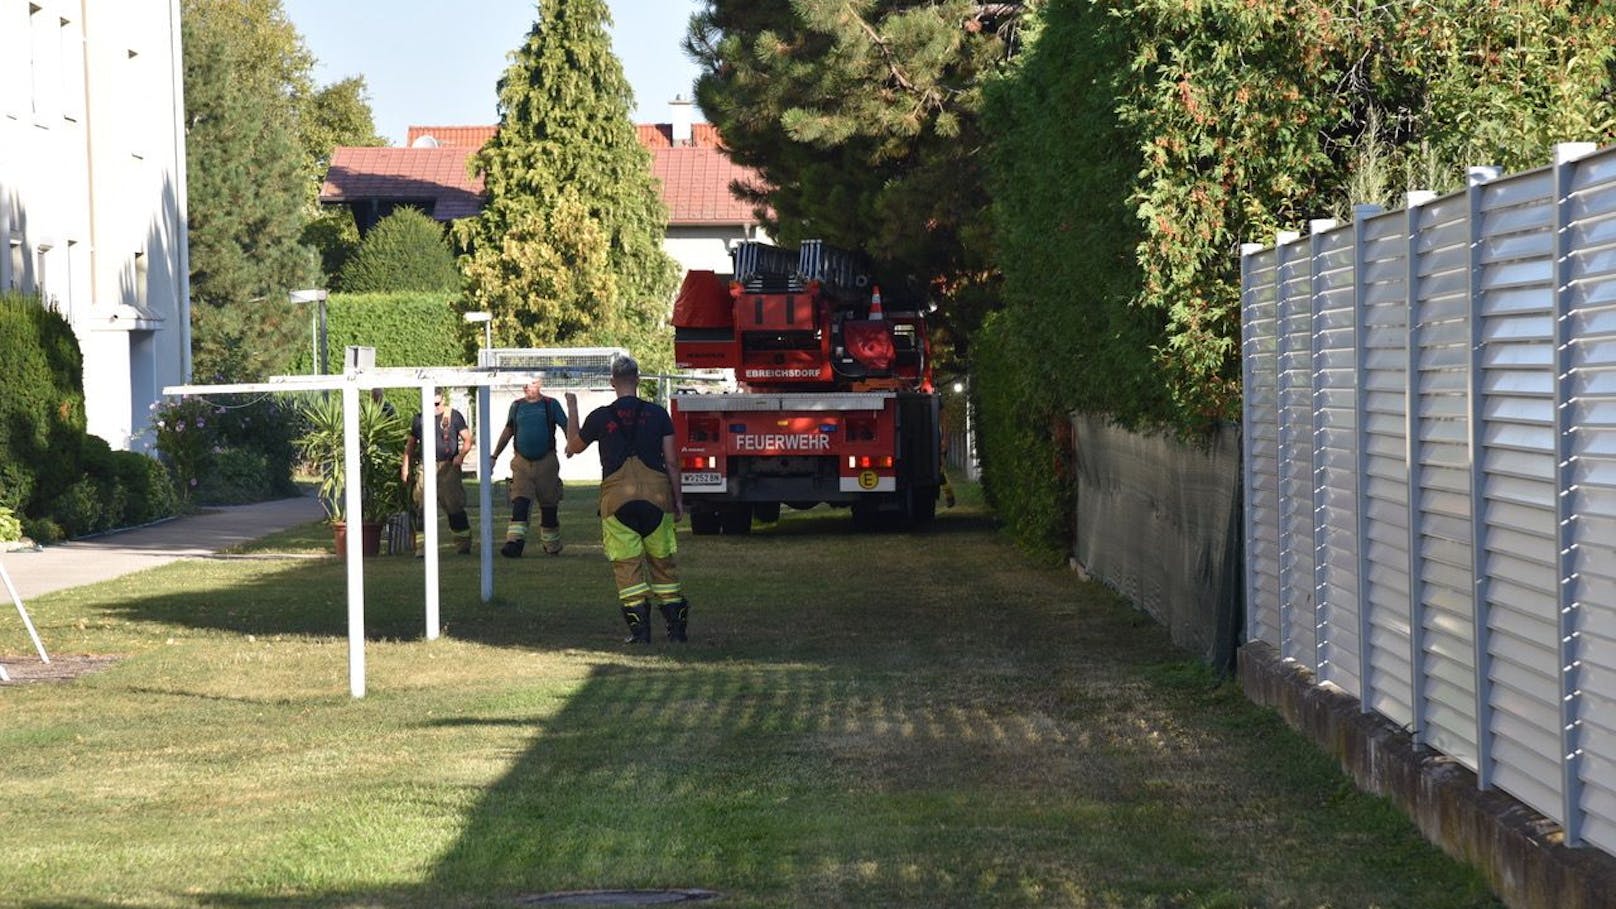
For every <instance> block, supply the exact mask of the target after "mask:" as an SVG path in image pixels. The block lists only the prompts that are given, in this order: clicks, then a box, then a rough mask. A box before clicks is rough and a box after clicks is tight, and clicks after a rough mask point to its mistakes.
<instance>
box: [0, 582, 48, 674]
mask: <svg viewBox="0 0 1616 909" xmlns="http://www.w3.org/2000/svg"><path fill="white" fill-rule="evenodd" d="M0 580H3V581H5V583H6V592H7V593H9V594H11V602H12V603H13V604H15V605H16V607H17V615H19V616H21V617H22V624H23V627H24V628H27V629H28V637H30V638H32V639H33V641H34V649H35V650H37V651H39V661H40V662H41V663H49V662H50V657H49V656H47V655H46V653H45V645H44V644H42V643H40V640H39V632H38V631H36V630H35V629H34V620H33V619H30V618H29V617H28V610H27V609H26V608H25V607H24V606H23V605H22V596H21V595H20V594H18V593H17V585H15V584H13V583H11V572H9V571H7V570H6V563H5V562H0ZM9 681H11V676H10V675H9V674H8V673H7V672H6V667H5V666H0V682H9Z"/></svg>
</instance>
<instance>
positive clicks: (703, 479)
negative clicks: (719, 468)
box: [679, 471, 724, 488]
mask: <svg viewBox="0 0 1616 909" xmlns="http://www.w3.org/2000/svg"><path fill="white" fill-rule="evenodd" d="M679 480H680V483H681V485H683V486H685V487H687V488H688V487H691V486H722V485H724V475H723V474H721V473H718V472H716V471H708V472H703V473H684V474H680V475H679Z"/></svg>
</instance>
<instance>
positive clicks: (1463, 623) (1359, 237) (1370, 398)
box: [1241, 146, 1616, 851]
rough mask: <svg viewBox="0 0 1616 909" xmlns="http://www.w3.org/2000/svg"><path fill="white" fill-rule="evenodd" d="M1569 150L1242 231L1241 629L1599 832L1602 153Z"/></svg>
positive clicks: (1604, 594)
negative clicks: (1470, 183)
mask: <svg viewBox="0 0 1616 909" xmlns="http://www.w3.org/2000/svg"><path fill="white" fill-rule="evenodd" d="M1585 151H1586V149H1582V148H1572V147H1569V146H1564V147H1562V148H1561V149H1559V150H1558V151H1557V162H1556V164H1555V166H1553V167H1550V168H1544V169H1541V170H1536V171H1530V172H1527V173H1523V174H1517V175H1514V176H1511V177H1507V178H1504V179H1494V180H1492V181H1491V182H1485V183H1480V184H1479V185H1477V186H1475V187H1472V188H1471V189H1470V190H1468V191H1467V192H1465V193H1459V194H1454V195H1451V196H1447V197H1443V198H1441V199H1436V200H1433V201H1429V202H1426V203H1425V204H1422V205H1415V206H1412V207H1411V208H1410V209H1409V210H1407V211H1398V212H1386V213H1379V214H1374V213H1367V212H1364V213H1359V214H1358V216H1357V220H1355V222H1354V224H1353V225H1351V229H1350V230H1349V229H1345V228H1333V229H1332V228H1327V227H1325V226H1323V225H1321V224H1315V225H1314V227H1315V229H1316V230H1317V231H1318V235H1317V236H1313V237H1310V238H1309V239H1308V241H1307V242H1306V243H1301V242H1296V241H1295V240H1294V239H1287V240H1286V241H1284V242H1281V243H1280V244H1279V245H1278V246H1277V247H1275V248H1271V249H1259V248H1256V247H1252V248H1248V249H1243V250H1242V252H1243V256H1244V257H1243V260H1242V304H1241V306H1242V349H1243V352H1244V355H1245V357H1246V362H1245V364H1244V374H1245V381H1246V394H1247V399H1246V404H1245V413H1246V427H1245V438H1246V448H1245V456H1246V464H1245V472H1246V487H1247V493H1246V507H1247V515H1246V530H1247V546H1248V547H1249V550H1250V561H1249V564H1248V567H1247V574H1248V614H1249V617H1248V626H1247V627H1248V634H1249V636H1250V637H1251V638H1254V639H1255V638H1260V639H1262V640H1265V641H1268V642H1269V643H1272V644H1275V645H1276V646H1279V647H1280V648H1281V652H1282V653H1283V654H1284V655H1285V656H1287V657H1292V658H1295V659H1297V660H1298V661H1299V662H1303V663H1307V662H1309V661H1310V660H1311V661H1312V662H1314V663H1315V664H1316V669H1317V674H1318V678H1320V680H1321V681H1324V680H1327V681H1331V682H1334V683H1335V684H1337V685H1339V686H1341V687H1342V688H1344V689H1346V690H1348V691H1353V692H1354V693H1357V694H1358V695H1359V697H1360V698H1361V699H1362V701H1363V704H1364V707H1365V708H1366V709H1371V710H1375V711H1377V712H1379V713H1381V714H1383V715H1384V716H1386V717H1387V718H1389V719H1391V720H1392V721H1394V722H1397V723H1399V724H1401V725H1404V726H1406V727H1408V728H1410V730H1411V731H1412V732H1413V733H1414V734H1415V735H1416V736H1418V737H1419V738H1420V740H1421V741H1422V742H1423V743H1424V744H1427V745H1430V746H1431V747H1433V748H1435V749H1437V750H1439V751H1441V752H1443V753H1445V754H1447V755H1449V756H1451V757H1453V758H1455V759H1457V760H1458V761H1460V762H1461V763H1463V764H1466V765H1468V766H1471V767H1472V768H1473V769H1475V770H1476V773H1477V780H1478V784H1479V785H1481V786H1483V787H1490V786H1496V787H1498V788H1499V789H1502V790H1504V791H1506V792H1508V793H1509V794H1510V795H1513V796H1514V797H1515V798H1517V799H1519V800H1520V801H1521V802H1523V803H1525V804H1526V805H1528V806H1530V807H1531V808H1533V809H1535V810H1536V811H1538V812H1540V813H1542V814H1543V815H1545V816H1547V817H1549V818H1550V819H1552V820H1554V821H1557V822H1559V823H1560V824H1562V825H1563V827H1564V829H1565V834H1566V842H1567V843H1569V844H1573V845H1578V844H1584V843H1586V844H1589V845H1593V846H1597V847H1599V848H1601V849H1604V850H1606V851H1613V850H1616V149H1610V150H1605V151H1602V152H1598V153H1595V154H1588V155H1586V156H1585V157H1580V158H1579V157H1577V156H1578V155H1581V154H1584V153H1585ZM1478 179H1483V178H1479V177H1478ZM1304 249H1305V250H1306V252H1305V253H1304V252H1303V250H1304ZM1304 331H1305V332H1307V334H1304ZM1309 364H1310V366H1311V373H1310V375H1309V376H1308V378H1309V379H1310V381H1311V388H1310V389H1309V392H1310V397H1311V408H1309V407H1306V406H1303V401H1302V400H1301V398H1302V395H1301V392H1302V390H1303V388H1302V381H1301V375H1300V374H1301V373H1302V372H1303V370H1304V369H1305V368H1307V366H1308V365H1309ZM1305 438H1307V439H1310V440H1311V446H1308V445H1305V444H1304V439H1305ZM1303 471H1306V473H1305V477H1306V478H1308V480H1309V482H1310V483H1311V486H1309V485H1308V484H1307V483H1304V482H1303V478H1304V474H1303ZM1304 497H1305V504H1306V505H1307V506H1308V507H1301V506H1302V504H1303V502H1301V501H1300V500H1302V499H1303V498H1304ZM1304 569H1311V571H1312V579H1313V585H1312V586H1311V587H1309V588H1307V589H1302V588H1303V586H1304V585H1302V584H1301V580H1300V576H1301V572H1302V571H1303V570H1304ZM1411 617H1413V618H1414V619H1415V620H1416V621H1415V623H1413V624H1411ZM1355 631H1356V634H1354V632H1355ZM1315 633H1316V636H1315ZM1354 673H1356V675H1355V674H1354Z"/></svg>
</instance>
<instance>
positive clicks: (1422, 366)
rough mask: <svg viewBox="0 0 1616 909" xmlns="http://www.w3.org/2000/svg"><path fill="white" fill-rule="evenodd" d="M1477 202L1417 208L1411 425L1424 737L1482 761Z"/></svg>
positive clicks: (1457, 200) (1453, 199) (1467, 760)
mask: <svg viewBox="0 0 1616 909" xmlns="http://www.w3.org/2000/svg"><path fill="white" fill-rule="evenodd" d="M1469 214H1470V205H1469V200H1468V198H1467V197H1466V196H1464V195H1456V196H1449V197H1447V198H1445V199H1441V200H1438V201H1436V202H1432V203H1430V204H1428V205H1425V206H1422V207H1421V208H1420V209H1419V216H1418V224H1417V234H1416V239H1415V249H1416V267H1415V274H1416V275H1417V283H1416V287H1415V289H1414V295H1413V301H1414V312H1413V316H1414V328H1413V339H1414V340H1413V343H1414V345H1415V356H1414V362H1415V363H1416V364H1417V365H1416V368H1415V370H1414V374H1413V375H1412V376H1411V377H1410V378H1411V380H1412V382H1413V386H1412V390H1413V394H1414V399H1415V401H1416V402H1417V405H1416V408H1415V411H1414V414H1413V420H1412V425H1413V426H1414V428H1415V433H1416V435H1415V445H1414V446H1413V451H1414V452H1415V457H1416V463H1417V469H1416V470H1415V471H1414V476H1416V477H1417V478H1418V488H1417V489H1415V490H1414V494H1413V505H1414V508H1413V515H1412V518H1413V520H1414V522H1415V523H1414V537H1413V539H1414V540H1416V541H1417V542H1416V546H1415V550H1414V556H1415V559H1414V564H1415V565H1416V566H1417V571H1418V574H1417V583H1416V584H1415V590H1416V591H1417V594H1418V597H1419V604H1418V605H1419V609H1418V610H1417V615H1418V616H1419V621H1420V623H1421V629H1420V630H1421V634H1420V635H1419V644H1420V648H1421V653H1420V659H1421V663H1422V667H1421V671H1422V672H1423V673H1424V678H1423V684H1422V685H1420V686H1419V690H1420V696H1421V697H1422V698H1423V699H1424V704H1423V705H1422V706H1423V709H1422V710H1421V711H1420V715H1421V719H1422V724H1421V730H1420V737H1421V741H1422V742H1424V743H1425V744H1427V745H1430V746H1431V747H1433V748H1436V749H1438V750H1440V751H1443V752H1445V753H1446V754H1448V755H1449V756H1451V757H1455V758H1458V759H1459V760H1460V761H1461V762H1462V763H1464V764H1465V765H1466V766H1467V767H1469V768H1471V769H1472V770H1474V769H1476V759H1477V758H1476V756H1477V744H1476V738H1477V736H1476V675H1475V635H1474V622H1475V610H1474V598H1473V596H1472V592H1473V589H1474V586H1475V583H1474V579H1473V576H1472V574H1471V552H1470V545H1471V544H1470V541H1471V536H1472V527H1471V522H1470V321H1469V316H1470V301H1469V294H1470V220H1469Z"/></svg>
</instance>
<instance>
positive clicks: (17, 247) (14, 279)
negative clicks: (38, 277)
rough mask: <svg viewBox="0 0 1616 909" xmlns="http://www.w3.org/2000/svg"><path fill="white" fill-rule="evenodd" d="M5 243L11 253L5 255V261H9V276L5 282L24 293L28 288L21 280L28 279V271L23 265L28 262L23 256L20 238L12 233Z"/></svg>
mask: <svg viewBox="0 0 1616 909" xmlns="http://www.w3.org/2000/svg"><path fill="white" fill-rule="evenodd" d="M6 245H7V246H9V247H10V248H11V254H10V255H8V256H7V257H6V261H7V262H9V263H11V276H10V278H9V279H8V281H7V284H8V286H9V287H10V288H11V289H12V290H14V291H17V292H18V293H26V292H27V290H28V288H26V287H24V286H23V283H22V282H23V281H25V280H27V279H28V272H27V270H26V269H25V268H24V267H23V266H25V265H27V264H28V259H27V258H26V257H24V256H23V252H22V238H21V237H18V236H15V235H13V236H12V238H11V239H10V241H8V242H7V244H6Z"/></svg>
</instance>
